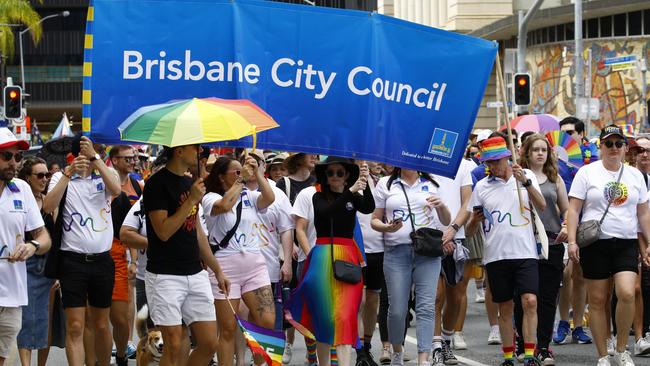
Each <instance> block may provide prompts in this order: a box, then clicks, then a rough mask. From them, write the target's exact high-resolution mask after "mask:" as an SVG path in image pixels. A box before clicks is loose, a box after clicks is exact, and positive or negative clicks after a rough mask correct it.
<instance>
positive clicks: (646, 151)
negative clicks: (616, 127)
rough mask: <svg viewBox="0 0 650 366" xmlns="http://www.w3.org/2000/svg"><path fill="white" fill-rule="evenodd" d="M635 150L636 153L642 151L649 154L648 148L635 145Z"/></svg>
mask: <svg viewBox="0 0 650 366" xmlns="http://www.w3.org/2000/svg"><path fill="white" fill-rule="evenodd" d="M636 152H637V154H643V153H647V154H650V148H643V147H640V146H637V147H636Z"/></svg>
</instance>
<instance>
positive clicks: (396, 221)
mask: <svg viewBox="0 0 650 366" xmlns="http://www.w3.org/2000/svg"><path fill="white" fill-rule="evenodd" d="M402 221H404V217H403V216H401V217H396V218H394V219H393V221H391V222H390V223H391V225H392V224H397V223H399V222H402Z"/></svg>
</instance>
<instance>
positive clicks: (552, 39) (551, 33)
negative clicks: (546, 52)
mask: <svg viewBox="0 0 650 366" xmlns="http://www.w3.org/2000/svg"><path fill="white" fill-rule="evenodd" d="M548 41H549V43H552V42H555V27H548Z"/></svg>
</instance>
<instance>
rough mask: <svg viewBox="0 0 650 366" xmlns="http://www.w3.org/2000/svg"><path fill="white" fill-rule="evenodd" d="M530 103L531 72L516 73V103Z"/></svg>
mask: <svg viewBox="0 0 650 366" xmlns="http://www.w3.org/2000/svg"><path fill="white" fill-rule="evenodd" d="M529 104H530V74H515V105H529Z"/></svg>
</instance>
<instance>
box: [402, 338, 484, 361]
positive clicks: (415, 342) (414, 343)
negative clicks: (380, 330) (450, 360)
mask: <svg viewBox="0 0 650 366" xmlns="http://www.w3.org/2000/svg"><path fill="white" fill-rule="evenodd" d="M404 340H405V341H407V342H409V343H410V344H413V345H416V346H417V344H418V341H417V339H415V338H413V337H411V336H410V335H406V338H404ZM454 356H456V358H457V359H458V361H460V362H462V363H463V364H465V365H468V366H489V365H487V364H484V363H480V362H478V361H474V360H471V359H469V358H465V357H463V356H459V355H456V354H454Z"/></svg>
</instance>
